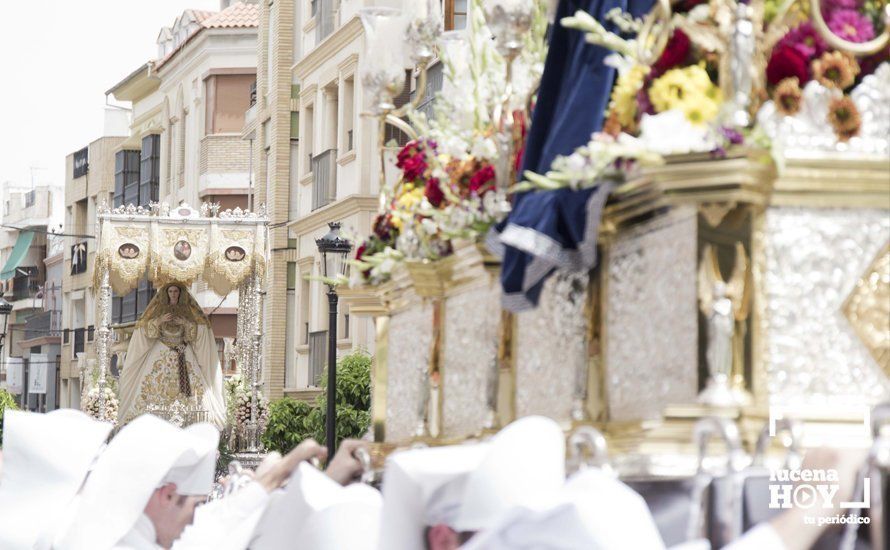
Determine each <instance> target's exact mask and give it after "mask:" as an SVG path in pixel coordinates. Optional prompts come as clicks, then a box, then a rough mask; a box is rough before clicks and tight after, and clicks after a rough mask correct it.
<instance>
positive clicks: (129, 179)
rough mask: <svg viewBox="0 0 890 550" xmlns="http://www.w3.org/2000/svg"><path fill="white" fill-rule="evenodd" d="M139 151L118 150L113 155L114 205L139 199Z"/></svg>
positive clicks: (133, 202) (134, 201)
mask: <svg viewBox="0 0 890 550" xmlns="http://www.w3.org/2000/svg"><path fill="white" fill-rule="evenodd" d="M139 158H140V152H139V151H118V152H117V153H116V154H115V155H114V206H115V207H118V206H122V205H125V204H136V203H137V202H138V201H139Z"/></svg>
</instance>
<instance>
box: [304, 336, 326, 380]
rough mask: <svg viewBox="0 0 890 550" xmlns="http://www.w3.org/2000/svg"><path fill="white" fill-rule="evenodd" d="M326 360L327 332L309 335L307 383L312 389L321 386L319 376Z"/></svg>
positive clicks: (322, 371)
mask: <svg viewBox="0 0 890 550" xmlns="http://www.w3.org/2000/svg"><path fill="white" fill-rule="evenodd" d="M327 358H328V331H326V330H319V331H316V332H310V333H309V383H308V385H309V386H310V387H313V388H317V387H320V386H321V375H322V373H324V368H325V364H326V362H327Z"/></svg>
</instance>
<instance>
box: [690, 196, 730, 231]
mask: <svg viewBox="0 0 890 550" xmlns="http://www.w3.org/2000/svg"><path fill="white" fill-rule="evenodd" d="M735 207H736V203H735V202H712V203H708V204H703V205H701V207H700V208H699V212H701V214H702V216H704V218H705V221H706V222H708V225H710V226H711V227H717V226H718V225H720V223H721V222H722V221H723V219H724V218H725V217H726V215H727V214H729V213H730V212H731V211H732V210H733V209H734V208H735Z"/></svg>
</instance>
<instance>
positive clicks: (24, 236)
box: [0, 231, 34, 281]
mask: <svg viewBox="0 0 890 550" xmlns="http://www.w3.org/2000/svg"><path fill="white" fill-rule="evenodd" d="M33 240H34V232H33V231H21V232H19V237H18V239H16V241H15V246H14V247H12V254H10V255H9V259H8V260H6V264H5V265H4V266H3V271H0V281H5V280H7V279H12V278H13V277H14V276H15V268H17V267H18V266H19V264H21V263H22V260H23V259H24V258H25V255H26V254H27V253H28V249H29V248H31V241H33Z"/></svg>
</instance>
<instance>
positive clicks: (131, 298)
mask: <svg viewBox="0 0 890 550" xmlns="http://www.w3.org/2000/svg"><path fill="white" fill-rule="evenodd" d="M154 295H155V288H154V287H153V286H152V285H151V283H150V282H149V281H148V280H147V279H142V280H141V281H139V284H138V286H137V287H136V289H135V290H133V291H131V292H130V293H129V294H126V295H125V296H112V299H111V323H112V324H120V323H132V322H134V321H136V320H137V319H139V317H140V316H141V315H142V312H143V311H145V308H146V307H147V306H148V303H149V302H150V301H151V299H152V298H153V297H154Z"/></svg>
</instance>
